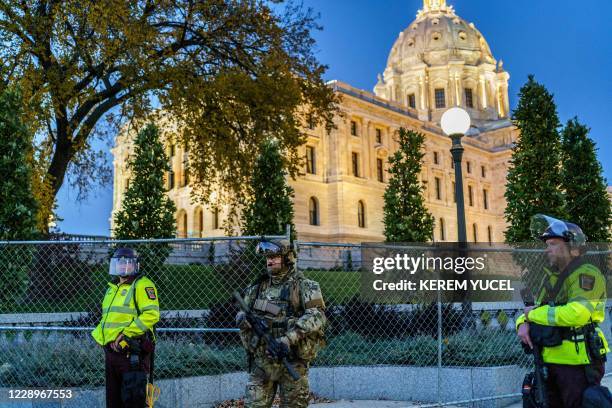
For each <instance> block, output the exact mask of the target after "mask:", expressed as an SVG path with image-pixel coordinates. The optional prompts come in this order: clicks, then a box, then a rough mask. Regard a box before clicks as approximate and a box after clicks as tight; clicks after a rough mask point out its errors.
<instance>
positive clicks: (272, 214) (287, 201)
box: [242, 140, 297, 241]
mask: <svg viewBox="0 0 612 408" xmlns="http://www.w3.org/2000/svg"><path fill="white" fill-rule="evenodd" d="M287 174H288V173H287V170H286V167H285V162H284V160H283V156H282V155H281V152H280V150H279V146H278V143H277V142H276V141H275V140H267V141H265V142H264V143H263V145H262V147H261V152H260V154H259V156H258V158H257V161H256V163H255V167H254V171H253V176H252V178H251V185H250V194H251V198H250V200H249V201H248V203H247V205H246V209H245V211H244V212H243V216H242V221H243V223H244V226H245V234H246V235H283V234H285V232H286V226H287V225H290V226H291V239H292V241H293V240H294V239H295V237H296V236H297V235H296V231H295V226H294V224H293V202H292V198H293V188H291V186H289V185H288V184H287Z"/></svg>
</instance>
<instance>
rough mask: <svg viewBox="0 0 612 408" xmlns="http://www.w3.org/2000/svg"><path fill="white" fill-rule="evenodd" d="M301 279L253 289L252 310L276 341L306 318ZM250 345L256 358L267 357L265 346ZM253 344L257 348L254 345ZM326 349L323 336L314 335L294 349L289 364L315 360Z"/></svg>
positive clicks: (260, 342) (296, 345) (250, 304)
mask: <svg viewBox="0 0 612 408" xmlns="http://www.w3.org/2000/svg"><path fill="white" fill-rule="evenodd" d="M302 281H303V278H302V277H296V276H293V277H291V278H289V279H287V280H286V281H285V282H283V283H282V284H278V285H271V284H270V283H269V281H266V280H264V281H263V282H259V283H257V284H256V285H255V286H253V287H251V288H250V290H249V292H250V293H251V296H250V299H249V306H250V308H251V310H252V311H253V313H254V314H255V315H256V316H257V317H259V318H262V319H265V321H266V322H267V324H268V327H269V328H270V332H271V334H272V336H273V337H275V338H279V337H282V336H284V335H285V334H286V333H287V331H288V330H290V329H293V328H294V327H295V324H296V322H297V321H298V320H299V318H300V317H301V316H302V315H303V314H304V311H305V306H304V300H303V296H302V293H301V290H302V289H301V283H302ZM248 341H249V343H251V346H252V348H253V349H255V354H256V355H259V356H264V354H265V345H264V344H263V342H262V341H260V339H257V338H255V339H254V338H252V337H251V338H250V339H249V340H248ZM253 341H254V342H255V343H256V344H253ZM324 346H325V337H324V334H323V332H322V331H321V332H320V333H312V334H311V335H309V336H307V337H306V338H304V339H302V340H300V341H299V342H298V344H295V345H292V346H291V356H290V360H304V361H311V360H313V359H314V358H315V357H316V355H317V353H318V351H319V350H320V349H321V348H322V347H324Z"/></svg>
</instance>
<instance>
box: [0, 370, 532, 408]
mask: <svg viewBox="0 0 612 408" xmlns="http://www.w3.org/2000/svg"><path fill="white" fill-rule="evenodd" d="M525 371H526V370H525V369H523V368H520V367H517V366H502V367H474V368H470V367H465V368H460V367H457V368H454V367H444V368H442V371H441V372H440V375H438V371H437V368H436V367H405V366H363V367H357V366H345V367H313V368H312V369H311V370H310V378H309V379H310V385H311V389H312V391H313V392H314V393H316V394H317V395H320V396H322V397H326V398H330V399H334V400H338V399H357V400H395V401H424V402H436V401H438V391H437V389H438V381H440V382H441V394H440V399H441V400H442V401H457V400H467V399H471V398H478V397H485V396H492V395H503V394H511V393H516V392H520V386H521V384H522V381H523V375H524V373H525ZM246 382H247V374H246V373H240V372H238V373H230V374H223V375H215V376H203V377H188V378H180V379H172V380H160V381H158V382H157V385H159V386H160V388H161V396H160V399H159V400H158V401H157V402H156V404H155V407H156V408H175V407H182V408H205V407H206V408H208V407H212V406H213V404H214V403H215V402H219V401H223V400H229V399H237V398H240V397H242V395H243V394H244V389H245V385H246ZM6 391H7V389H6V388H5V389H0V395H6ZM75 393H76V396H75V398H73V399H72V400H69V401H64V402H62V403H60V402H48V403H40V402H38V403H34V404H33V403H32V402H23V403H14V402H11V403H6V402H0V408H5V407H6V408H34V407H44V408H59V407H62V408H63V407H70V408H72V407H74V408H76V407H89V408H104V407H105V402H104V388H95V389H82V390H78V389H77V390H75ZM515 401H516V399H505V400H500V401H495V402H492V401H487V402H483V403H482V404H483V405H482V406H483V407H484V406H486V407H500V408H501V407H504V406H507V405H508V404H510V403H513V402H515ZM476 406H479V405H478V404H476Z"/></svg>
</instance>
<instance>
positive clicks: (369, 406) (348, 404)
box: [309, 375, 612, 408]
mask: <svg viewBox="0 0 612 408" xmlns="http://www.w3.org/2000/svg"><path fill="white" fill-rule="evenodd" d="M601 385H604V386H606V387H608V388H610V389H612V375H611V376H608V377H604V379H603V380H602V381H601ZM519 391H520V390H517V392H519ZM466 406H467V405H463V407H466ZM309 407H310V408H418V407H419V405H415V404H414V403H413V402H410V401H363V400H355V401H352V400H346V401H345V400H341V401H336V402H330V403H319V404H311V405H309ZM446 407H449V408H459V407H454V406H450V405H447V406H446ZM522 407H523V403H522V402H517V403H514V404H512V405H508V406H507V407H506V408H522Z"/></svg>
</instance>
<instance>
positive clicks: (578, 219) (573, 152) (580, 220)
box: [561, 118, 612, 242]
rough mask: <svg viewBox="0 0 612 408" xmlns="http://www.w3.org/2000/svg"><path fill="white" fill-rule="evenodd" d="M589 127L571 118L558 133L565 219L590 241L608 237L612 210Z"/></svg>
mask: <svg viewBox="0 0 612 408" xmlns="http://www.w3.org/2000/svg"><path fill="white" fill-rule="evenodd" d="M589 130H590V129H589V128H588V127H587V126H585V125H583V124H581V123H580V122H579V121H578V118H574V119H571V120H569V121H568V122H567V125H566V126H565V128H564V129H563V132H562V133H561V152H562V156H561V159H562V160H561V163H562V172H561V174H562V179H561V181H562V188H563V191H564V192H565V202H566V212H567V215H568V220H569V221H571V222H573V223H576V224H578V225H579V226H580V227H581V228H582V230H583V231H584V233H585V234H586V235H587V237H588V239H589V241H591V242H608V241H610V229H609V228H610V224H611V223H612V214H611V209H610V200H609V199H608V193H607V191H606V182H605V180H604V178H603V175H602V168H601V164H600V163H599V161H598V160H597V154H596V147H595V143H594V142H593V140H591V139H590V138H589Z"/></svg>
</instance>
